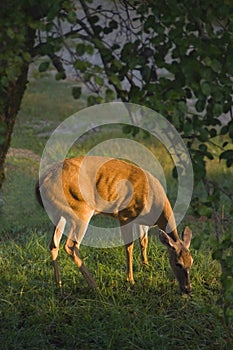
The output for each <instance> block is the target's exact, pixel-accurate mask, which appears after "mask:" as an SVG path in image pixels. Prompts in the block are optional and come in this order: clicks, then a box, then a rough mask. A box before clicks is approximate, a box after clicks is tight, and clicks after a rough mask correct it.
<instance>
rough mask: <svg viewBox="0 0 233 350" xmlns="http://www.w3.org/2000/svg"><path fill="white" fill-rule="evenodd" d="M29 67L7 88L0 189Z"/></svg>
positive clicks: (2, 115) (0, 163) (26, 64)
mask: <svg viewBox="0 0 233 350" xmlns="http://www.w3.org/2000/svg"><path fill="white" fill-rule="evenodd" d="M28 67H29V63H25V64H24V66H23V67H22V71H21V75H20V76H19V77H18V79H17V81H16V82H15V83H12V84H10V85H9V87H8V88H7V93H6V96H5V101H4V102H5V105H4V109H3V111H1V114H0V120H1V128H2V130H4V133H3V134H2V135H1V148H0V188H1V186H2V183H3V179H4V163H5V158H6V154H7V151H8V149H9V147H10V141H11V135H12V132H13V127H14V124H15V120H16V116H17V113H18V111H19V108H20V104H21V101H22V98H23V94H24V91H25V89H26V86H27V74H28Z"/></svg>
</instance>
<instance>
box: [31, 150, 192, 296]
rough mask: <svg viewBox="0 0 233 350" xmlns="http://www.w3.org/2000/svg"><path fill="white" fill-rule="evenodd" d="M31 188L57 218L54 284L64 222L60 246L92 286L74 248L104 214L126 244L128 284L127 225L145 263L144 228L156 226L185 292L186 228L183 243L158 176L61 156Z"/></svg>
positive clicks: (101, 160)
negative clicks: (63, 237) (95, 217)
mask: <svg viewBox="0 0 233 350" xmlns="http://www.w3.org/2000/svg"><path fill="white" fill-rule="evenodd" d="M37 191H38V193H39V191H40V195H41V197H42V200H43V203H44V204H45V206H46V209H47V211H49V214H50V216H51V217H52V218H53V222H57V227H56V228H55V230H54V234H53V237H52V241H51V244H50V249H51V254H52V258H53V261H54V270H55V276H56V280H57V282H59V283H60V275H59V272H58V266H57V253H58V246H59V242H60V239H61V235H62V232H63V230H64V220H65V221H68V222H69V224H70V227H71V228H70V232H69V235H68V240H67V242H66V244H65V250H66V252H67V253H68V255H70V256H71V257H72V259H73V260H74V262H75V263H76V265H77V266H78V267H79V269H80V270H81V272H82V273H83V275H84V277H85V278H86V280H87V282H88V284H89V286H90V287H94V286H95V285H96V284H95V281H94V280H93V278H92V276H91V274H90V272H89V271H88V270H87V268H86V267H85V266H84V264H83V262H82V260H81V258H80V255H79V246H80V244H81V241H82V239H83V237H84V235H85V232H86V229H87V227H88V224H89V221H90V219H91V217H92V216H93V215H97V214H99V213H104V214H106V215H111V216H113V217H114V218H116V219H118V221H119V223H120V226H121V232H122V237H123V239H124V242H125V248H126V261H127V279H128V280H129V281H130V282H131V283H132V284H133V283H134V277H133V267H132V266H133V263H132V255H133V245H134V242H133V234H132V231H133V228H134V229H135V230H136V232H137V235H138V238H139V243H140V247H141V258H142V263H143V264H147V262H148V259H147V245H148V235H147V233H148V227H149V226H154V225H158V226H159V228H160V229H161V233H160V239H161V242H162V243H163V244H165V245H166V246H167V248H168V252H169V260H170V264H171V267H172V269H173V271H174V273H175V276H176V278H177V280H178V282H179V284H180V288H181V291H182V292H186V293H189V292H190V290H191V285H190V280H189V269H190V267H191V265H192V257H191V255H190V252H189V245H190V241H191V236H192V233H191V230H190V229H188V228H186V231H185V232H184V240H183V241H182V240H181V239H180V238H179V235H178V232H177V229H176V224H175V218H174V215H173V212H172V208H171V205H170V202H169V200H168V198H167V196H166V193H165V191H164V189H163V187H162V185H161V184H160V182H159V181H158V179H156V178H155V177H153V176H152V175H151V174H150V173H149V172H146V171H144V170H142V169H141V168H139V167H137V166H135V165H133V164H130V163H127V162H124V161H122V160H118V159H112V158H105V157H94V156H89V157H77V158H72V159H66V160H65V161H64V163H63V165H62V164H61V163H59V164H56V165H55V166H53V167H52V168H51V169H50V170H49V171H48V172H47V173H46V174H45V175H44V176H43V177H42V178H41V180H40V185H39V187H38V189H37ZM38 193H37V195H38ZM39 201H40V198H39ZM61 218H62V219H61ZM61 227H62V229H61ZM165 231H166V232H165ZM58 279H59V281H58Z"/></svg>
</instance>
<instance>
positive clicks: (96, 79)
mask: <svg viewBox="0 0 233 350" xmlns="http://www.w3.org/2000/svg"><path fill="white" fill-rule="evenodd" d="M94 80H95V82H96V84H98V85H99V86H103V85H104V79H103V78H102V77H100V76H99V75H95V77H94Z"/></svg>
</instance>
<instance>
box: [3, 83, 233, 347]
mask: <svg viewBox="0 0 233 350" xmlns="http://www.w3.org/2000/svg"><path fill="white" fill-rule="evenodd" d="M71 86H72V84H71V83H61V84H57V83H55V82H54V81H52V80H50V79H49V78H43V79H38V80H34V81H32V82H31V83H30V86H29V90H28V92H27V94H26V95H25V98H24V103H23V106H22V110H21V112H20V115H19V118H18V120H17V124H16V127H15V132H14V135H13V139H12V147H13V150H12V151H11V153H9V156H8V158H7V162H6V181H5V183H4V187H3V200H4V206H3V207H2V209H1V213H0V221H1V227H0V234H1V236H0V241H1V250H0V271H1V278H0V344H1V346H0V347H1V349H3V350H12V349H16V350H20V349H35V350H36V349H45V350H47V349H48V350H50V349H51V350H52V349H64V350H65V349H71V348H73V349H81V350H89V349H125V350H131V349H141V350H147V349H149V350H152V349H155V350H157V349H164V350H167V349H168V350H169V349H187V350H190V349H194V350H196V349H210V350H215V349H216V350H220V349H231V347H230V344H229V341H228V340H229V339H228V337H227V333H226V328H225V325H224V322H223V321H222V318H221V310H220V307H219V306H218V299H219V296H220V293H221V285H220V281H219V276H220V268H219V265H218V264H217V263H216V262H215V261H213V260H212V258H211V251H210V250H209V249H208V239H207V236H211V234H212V232H213V231H214V230H213V223H212V222H211V221H210V220H207V221H203V220H202V221H197V220H193V217H192V219H191V218H190V217H187V218H186V219H185V220H184V222H183V224H182V227H183V226H184V224H186V223H188V224H189V225H190V226H191V227H192V229H193V232H194V235H195V233H196V232H199V233H200V232H202V233H203V238H204V239H205V240H206V244H204V245H203V246H202V247H201V249H199V250H195V249H194V248H195V246H194V248H193V249H192V254H193V256H194V260H195V263H194V265H193V268H192V271H191V278H192V284H193V297H192V298H186V297H181V296H180V295H179V293H178V288H177V284H176V282H175V281H174V278H173V276H172V274H171V271H170V267H169V264H168V259H167V254H166V250H165V249H164V247H163V246H162V245H161V244H160V242H159V241H158V238H157V234H156V232H151V234H150V245H149V252H148V253H149V262H150V264H149V266H148V268H142V266H141V264H140V260H139V249H138V245H137V244H136V245H135V261H134V270H135V280H136V285H135V287H134V288H132V287H129V285H128V284H127V283H126V282H125V256H124V249H123V247H118V248H114V249H96V248H91V247H87V246H82V247H81V254H82V256H83V258H84V261H85V263H86V265H87V266H88V268H89V269H90V271H91V272H92V274H93V275H94V277H95V279H96V282H97V284H98V288H97V289H96V290H89V289H88V288H87V285H86V282H85V281H84V279H83V277H82V276H81V274H80V273H79V271H78V270H77V269H76V267H75V266H74V264H73V263H72V261H71V260H69V259H68V257H67V256H66V255H65V253H64V252H63V250H61V252H60V259H59V262H60V266H61V273H62V279H63V286H64V287H63V295H61V293H60V291H59V290H57V287H56V286H55V284H54V282H53V271H52V266H51V261H50V254H49V251H48V244H49V240H50V236H51V232H52V224H51V223H50V222H49V220H48V218H47V216H46V214H45V213H44V212H43V210H42V209H40V208H39V207H38V205H37V203H36V202H35V198H34V184H35V181H36V180H37V177H38V167H39V156H40V155H41V153H42V150H43V147H44V144H45V142H46V140H47V138H48V136H49V134H50V133H51V131H52V130H53V129H54V128H55V127H56V126H57V125H58V124H59V123H60V122H61V121H62V120H64V119H65V118H66V117H68V116H69V115H70V114H72V113H73V112H75V111H77V109H78V108H81V107H84V103H83V102H81V104H80V102H77V101H74V100H72V97H71V96H70V95H71V94H70V92H71ZM48 121H49V122H48ZM108 133H109V130H108ZM103 137H104V136H103V134H102V135H101V138H103ZM88 142H89V143H88V148H90V147H92V145H93V142H98V136H97V135H95V137H92V138H91V139H90V140H88ZM145 142H146V141H145ZM85 147H87V146H85ZM20 149H21V151H20ZM78 151H79V152H80V153H82V152H83V149H79V150H78ZM154 151H157V152H159V153H160V152H162V151H161V148H160V149H159V150H158V148H157V147H154ZM159 156H160V154H158V157H159ZM162 161H163V162H164V166H165V164H167V163H168V162H169V159H168V158H164V157H163V158H162ZM166 166H167V169H168V170H169V169H170V168H169V165H166ZM222 171H224V181H226V186H229V187H230V186H231V184H232V182H231V181H232V180H230V179H231V178H232V173H230V172H229V171H226V170H225V169H222V168H221V169H220V168H216V171H215V173H214V174H213V176H214V177H215V179H216V178H219V179H221V174H222ZM168 178H169V177H168ZM173 185H174V184H173V183H172V184H170V185H169V189H168V190H169V194H170V195H171V197H172V196H173V191H174V189H173V188H172V187H173ZM174 192H175V191H174ZM222 205H224V202H223V204H222ZM100 220H104V219H102V218H101V219H100ZM101 224H102V225H106V222H105V221H101Z"/></svg>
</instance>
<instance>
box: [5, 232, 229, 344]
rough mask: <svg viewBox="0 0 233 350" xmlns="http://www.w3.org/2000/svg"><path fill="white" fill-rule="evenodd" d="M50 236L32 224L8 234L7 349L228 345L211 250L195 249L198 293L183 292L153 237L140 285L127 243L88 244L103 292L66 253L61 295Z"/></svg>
mask: <svg viewBox="0 0 233 350" xmlns="http://www.w3.org/2000/svg"><path fill="white" fill-rule="evenodd" d="M48 242H49V237H48V235H46V234H44V233H43V232H41V231H32V230H30V229H28V230H26V231H25V232H24V234H22V233H17V234H16V235H15V237H12V234H11V235H10V236H7V235H3V236H2V238H1V248H2V250H1V255H0V268H1V276H2V278H1V298H0V304H1V307H0V310H1V312H0V320H1V338H0V341H1V344H2V345H1V348H2V349H70V348H75V349H87V350H88V349H127V350H128V349H174V348H175V349H216V350H217V349H227V347H226V339H225V338H226V335H225V332H224V329H223V326H222V323H221V319H220V317H219V315H218V310H217V308H216V300H217V297H218V293H219V291H220V285H219V281H218V276H219V267H218V265H217V264H216V263H215V262H213V261H212V260H211V257H210V254H209V253H207V254H206V252H194V257H195V260H196V262H197V263H196V266H195V265H194V267H193V270H192V283H193V287H194V293H193V297H192V298H184V297H181V296H180V295H179V293H178V289H177V285H176V283H175V282H174V280H173V277H172V275H171V273H170V269H169V267H168V262H167V255H166V253H165V250H164V248H163V247H162V246H161V244H160V243H159V242H158V240H157V238H156V237H155V236H154V235H153V236H152V237H151V240H150V248H149V258H150V265H149V267H148V268H146V269H143V268H142V267H141V265H140V261H139V255H138V247H137V246H136V247H135V248H136V249H135V264H134V265H135V279H136V285H135V287H133V288H132V287H129V286H128V284H127V283H126V282H125V279H124V278H125V275H124V272H125V271H124V270H125V261H124V258H125V257H124V249H123V247H119V248H115V249H94V248H89V247H82V249H81V252H82V256H83V258H84V261H85V263H86V265H87V266H88V267H89V269H90V271H91V272H92V273H93V275H94V276H95V279H96V281H97V283H98V288H97V289H96V290H89V289H88V288H87V286H86V282H85V281H84V279H83V277H82V276H81V274H80V273H79V272H78V270H77V269H76V267H75V266H74V264H73V263H72V261H71V260H69V259H68V257H67V256H66V255H65V253H64V252H63V251H61V252H60V259H59V261H60V267H61V273H62V277H63V282H64V291H63V292H64V295H63V296H61V295H60V293H59V291H58V290H57V289H56V287H55V284H54V283H53V282H52V281H53V276H52V266H51V262H50V258H49V254H48V250H47V245H48Z"/></svg>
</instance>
